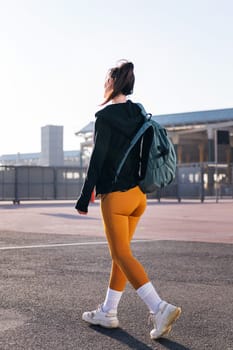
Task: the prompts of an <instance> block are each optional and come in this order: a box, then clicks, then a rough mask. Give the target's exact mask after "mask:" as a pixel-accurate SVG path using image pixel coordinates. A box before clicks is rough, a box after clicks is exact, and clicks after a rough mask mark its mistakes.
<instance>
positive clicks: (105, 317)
mask: <svg viewBox="0 0 233 350" xmlns="http://www.w3.org/2000/svg"><path fill="white" fill-rule="evenodd" d="M82 319H83V320H84V321H86V322H88V323H91V324H94V325H99V326H102V327H105V328H117V327H118V326H119V320H118V318H117V312H116V311H115V310H110V311H108V312H104V311H103V310H102V305H100V306H99V307H98V309H97V310H94V311H87V312H84V313H83V315H82Z"/></svg>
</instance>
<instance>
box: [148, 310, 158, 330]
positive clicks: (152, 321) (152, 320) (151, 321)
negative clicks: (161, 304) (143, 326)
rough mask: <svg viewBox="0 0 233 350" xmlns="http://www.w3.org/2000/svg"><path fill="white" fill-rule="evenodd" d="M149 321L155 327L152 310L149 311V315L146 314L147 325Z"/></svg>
mask: <svg viewBox="0 0 233 350" xmlns="http://www.w3.org/2000/svg"><path fill="white" fill-rule="evenodd" d="M151 323H152V324H153V326H154V327H155V328H156V320H155V314H153V313H152V312H150V314H149V316H148V320H147V324H148V326H149V325H150V324H151Z"/></svg>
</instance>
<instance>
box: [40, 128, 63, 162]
mask: <svg viewBox="0 0 233 350" xmlns="http://www.w3.org/2000/svg"><path fill="white" fill-rule="evenodd" d="M40 164H41V165H45V166H62V165H63V164H64V154H63V126H58V125H46V126H43V127H42V128H41V158H40Z"/></svg>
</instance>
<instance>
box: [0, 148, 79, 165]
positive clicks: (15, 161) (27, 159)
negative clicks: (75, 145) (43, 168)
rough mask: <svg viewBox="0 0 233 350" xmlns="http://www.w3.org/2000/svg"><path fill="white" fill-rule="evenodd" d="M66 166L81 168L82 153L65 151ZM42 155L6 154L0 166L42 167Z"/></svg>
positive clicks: (64, 161)
mask: <svg viewBox="0 0 233 350" xmlns="http://www.w3.org/2000/svg"><path fill="white" fill-rule="evenodd" d="M63 154H64V160H63V165H64V166H67V167H68V166H71V167H77V166H80V151H78V150H73V151H64V152H63ZM40 160H41V153H40V152H37V153H17V154H4V155H2V156H0V165H2V166H11V165H12V166H38V165H41V163H40Z"/></svg>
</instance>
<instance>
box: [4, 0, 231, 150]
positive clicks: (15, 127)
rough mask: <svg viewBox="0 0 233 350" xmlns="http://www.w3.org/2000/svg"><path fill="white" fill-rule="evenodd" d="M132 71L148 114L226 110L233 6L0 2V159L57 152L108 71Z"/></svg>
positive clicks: (163, 0) (68, 142) (93, 103)
mask: <svg viewBox="0 0 233 350" xmlns="http://www.w3.org/2000/svg"><path fill="white" fill-rule="evenodd" d="M121 58H126V59H129V60H132V61H133V63H134V64H135V74H136V83H135V89H134V95H133V96H132V97H131V98H132V100H134V101H137V102H139V101H140V102H142V103H143V104H144V105H145V107H146V109H147V110H148V111H149V112H151V113H153V114H166V113H179V112H187V111H195V110H207V109H219V108H232V107H233V1H232V0H144V1H141V0H140V1H139V0H117V1H112V0H0V118H1V125H0V130H1V132H0V155H2V154H7V153H17V152H20V153H26V152H40V128H41V127H42V126H45V125H48V124H53V125H63V126H64V149H65V150H75V149H77V148H78V147H79V140H78V138H77V137H76V136H74V133H75V132H76V131H78V130H80V129H81V128H82V127H84V126H85V125H86V124H88V123H89V121H91V120H94V113H95V111H96V110H98V109H99V106H98V105H99V103H101V102H102V94H103V83H104V78H105V74H106V71H107V70H108V68H110V67H112V66H113V65H115V63H116V61H117V60H118V59H121Z"/></svg>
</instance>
